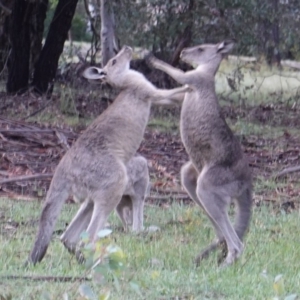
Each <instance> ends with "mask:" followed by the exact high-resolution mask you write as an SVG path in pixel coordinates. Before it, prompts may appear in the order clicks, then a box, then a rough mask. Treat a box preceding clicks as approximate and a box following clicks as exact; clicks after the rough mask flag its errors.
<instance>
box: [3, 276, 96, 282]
mask: <svg viewBox="0 0 300 300" xmlns="http://www.w3.org/2000/svg"><path fill="white" fill-rule="evenodd" d="M0 278H1V279H8V280H11V279H13V280H17V279H24V280H32V281H53V282H74V281H90V280H91V279H90V278H88V277H71V276H18V275H7V276H0Z"/></svg>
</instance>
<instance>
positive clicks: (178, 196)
mask: <svg viewBox="0 0 300 300" xmlns="http://www.w3.org/2000/svg"><path fill="white" fill-rule="evenodd" d="M0 183H1V182H0ZM147 199H148V200H170V199H176V200H180V199H182V200H188V199H190V197H189V196H187V195H182V196H180V195H176V196H175V195H168V196H155V195H154V196H148V197H147Z"/></svg>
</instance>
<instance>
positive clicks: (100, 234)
mask: <svg viewBox="0 0 300 300" xmlns="http://www.w3.org/2000/svg"><path fill="white" fill-rule="evenodd" d="M111 233H112V230H111V229H108V228H106V229H102V230H100V231H99V232H98V233H97V235H98V237H99V238H104V237H106V236H108V235H110V234H111Z"/></svg>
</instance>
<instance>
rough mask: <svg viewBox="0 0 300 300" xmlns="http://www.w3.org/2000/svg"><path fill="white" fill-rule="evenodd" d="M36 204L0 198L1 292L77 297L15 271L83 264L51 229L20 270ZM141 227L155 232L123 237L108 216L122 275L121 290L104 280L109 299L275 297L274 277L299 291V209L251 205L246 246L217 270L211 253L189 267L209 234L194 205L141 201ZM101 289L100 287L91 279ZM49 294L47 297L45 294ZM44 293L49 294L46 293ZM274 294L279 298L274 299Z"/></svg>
mask: <svg viewBox="0 0 300 300" xmlns="http://www.w3.org/2000/svg"><path fill="white" fill-rule="evenodd" d="M76 208H77V207H76V205H70V204H69V205H65V207H64V210H63V213H62V215H61V218H60V220H59V222H58V224H57V230H58V231H60V230H62V229H63V228H64V226H65V223H67V222H68V221H69V220H70V217H71V215H72V214H74V213H75V211H76ZM39 213H40V204H39V203H37V202H34V203H25V202H16V201H11V200H8V199H1V200H0V218H1V227H0V245H1V246H0V253H1V256H0V266H1V267H0V270H1V271H0V276H1V280H0V282H1V283H0V288H1V292H0V294H1V293H2V294H5V293H10V294H11V295H12V296H13V298H12V299H63V294H64V293H65V292H67V294H68V295H69V299H83V298H80V296H79V292H78V288H79V286H80V283H79V282H75V283H74V282H73V283H51V282H47V281H46V282H34V281H32V280H28V279H27V280H25V279H23V280H22V279H18V280H17V279H15V280H12V279H9V280H8V279H5V276H7V275H20V276H37V275H39V276H40V275H43V276H45V275H47V276H82V275H83V274H84V273H85V269H84V268H83V267H82V266H80V265H78V264H77V263H76V261H75V260H74V258H72V257H71V256H70V255H69V254H68V252H67V251H66V250H65V249H64V248H63V246H62V245H61V243H60V242H59V240H58V236H59V235H58V234H56V235H55V236H54V238H53V240H52V242H51V245H50V247H49V249H48V252H47V255H46V257H45V258H44V260H43V261H42V263H40V264H38V265H37V266H36V267H30V268H29V269H27V270H25V269H24V268H23V267H22V264H23V262H24V261H25V260H26V258H27V255H28V253H29V251H30V247H31V245H32V242H33V239H34V234H35V230H36V222H35V221H36V220H38V216H39ZM145 218H146V220H145V221H146V226H149V225H156V226H158V227H159V228H160V230H159V231H156V232H152V233H147V234H143V235H139V236H135V235H131V234H129V233H127V234H125V233H123V232H122V231H121V230H120V222H119V220H118V219H117V218H116V217H115V216H114V215H113V216H111V218H110V221H109V222H110V225H111V228H112V229H113V233H112V235H111V237H110V239H111V242H112V243H116V244H117V245H119V246H120V247H121V248H122V249H123V250H124V252H125V254H126V256H127V267H126V271H124V273H123V274H122V275H121V276H120V278H121V283H120V284H121V288H120V291H119V292H118V290H117V289H116V288H114V286H111V285H110V284H106V287H109V288H110V289H111V292H112V293H111V299H273V297H275V296H276V288H277V290H278V289H279V291H280V290H281V289H282V287H281V283H280V284H279V288H278V285H277V286H276V285H275V288H274V286H273V285H274V279H275V277H276V276H277V275H279V274H282V275H283V280H284V285H285V287H284V290H283V292H282V293H283V294H284V295H288V294H293V293H298V295H300V288H299V287H300V271H299V263H298V262H299V259H300V252H299V243H300V238H299V234H298V228H299V212H298V211H293V212H292V213H288V214H287V213H286V212H285V211H284V210H275V209H273V208H272V207H270V206H269V207H268V206H260V207H256V208H255V209H254V213H253V219H252V224H251V225H252V226H251V230H250V232H249V234H248V235H247V238H246V249H245V252H244V254H243V256H242V257H241V259H240V260H239V261H238V262H237V263H236V264H235V265H234V266H232V267H230V268H225V269H221V268H219V267H218V264H217V256H218V255H217V254H215V255H212V256H211V257H210V258H209V259H208V260H206V261H204V262H203V263H202V265H201V266H200V267H199V268H195V266H194V264H193V258H194V257H195V255H196V254H197V253H198V252H199V251H200V250H201V249H202V248H203V247H205V246H206V245H207V244H208V243H209V241H210V240H211V239H213V237H214V234H213V230H212V228H211V225H210V224H209V222H208V221H207V219H206V217H205V216H204V215H203V213H202V212H201V211H200V209H199V208H198V207H197V206H195V205H192V204H191V205H180V204H178V203H174V204H170V205H166V206H163V207H155V206H147V207H146V209H145ZM123 276H124V277H125V278H127V279H128V278H130V280H132V281H134V282H135V283H137V284H138V285H139V287H140V291H141V293H142V295H143V296H142V297H141V296H140V295H138V294H137V293H136V292H134V291H133V290H132V289H131V288H130V287H129V284H128V280H127V279H124V281H123V280H122V277H123ZM91 285H92V287H93V289H94V291H95V292H96V293H100V291H101V290H103V289H104V288H105V286H101V285H99V284H94V285H93V283H91ZM45 292H47V297H48V298H47V297H46V296H45V295H44V296H43V293H45ZM49 297H50V298H49ZM280 299H284V297H283V298H280Z"/></svg>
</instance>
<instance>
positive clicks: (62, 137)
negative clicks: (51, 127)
mask: <svg viewBox="0 0 300 300" xmlns="http://www.w3.org/2000/svg"><path fill="white" fill-rule="evenodd" d="M55 134H56V136H57V138H58V139H59V143H60V144H61V145H62V146H63V148H64V150H65V151H67V150H69V149H70V145H69V144H68V141H67V138H66V136H65V135H64V134H63V133H61V132H59V131H58V130H55Z"/></svg>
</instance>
